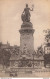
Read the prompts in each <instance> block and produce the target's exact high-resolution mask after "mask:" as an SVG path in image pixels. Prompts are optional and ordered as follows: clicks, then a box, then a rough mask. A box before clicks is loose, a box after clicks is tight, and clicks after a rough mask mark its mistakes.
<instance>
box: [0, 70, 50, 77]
mask: <svg viewBox="0 0 50 79" xmlns="http://www.w3.org/2000/svg"><path fill="white" fill-rule="evenodd" d="M9 75H10V74H9V73H5V71H0V77H9ZM16 77H50V69H44V70H43V69H33V70H32V71H23V70H22V71H19V72H18V73H17V76H16Z"/></svg>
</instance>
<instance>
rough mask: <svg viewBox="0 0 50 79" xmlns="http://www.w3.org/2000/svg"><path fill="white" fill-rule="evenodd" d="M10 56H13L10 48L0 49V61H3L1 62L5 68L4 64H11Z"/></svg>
mask: <svg viewBox="0 0 50 79" xmlns="http://www.w3.org/2000/svg"><path fill="white" fill-rule="evenodd" d="M10 56H11V54H10V51H9V50H8V51H7V50H5V49H2V50H0V60H1V61H0V62H1V64H2V65H3V68H4V66H6V67H7V66H9V59H10Z"/></svg>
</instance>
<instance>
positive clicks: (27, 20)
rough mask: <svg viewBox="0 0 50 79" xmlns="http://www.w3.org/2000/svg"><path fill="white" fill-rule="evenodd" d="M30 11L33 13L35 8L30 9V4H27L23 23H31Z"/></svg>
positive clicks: (23, 14)
mask: <svg viewBox="0 0 50 79" xmlns="http://www.w3.org/2000/svg"><path fill="white" fill-rule="evenodd" d="M30 11H33V8H32V10H31V9H30V8H29V7H28V4H26V8H25V9H24V11H23V13H22V16H21V18H22V21H23V22H30V16H31V15H30Z"/></svg>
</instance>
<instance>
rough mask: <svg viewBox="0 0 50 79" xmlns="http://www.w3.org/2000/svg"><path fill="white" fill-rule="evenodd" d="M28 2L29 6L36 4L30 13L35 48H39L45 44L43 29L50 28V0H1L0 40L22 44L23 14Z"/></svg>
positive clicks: (11, 43) (12, 43)
mask: <svg viewBox="0 0 50 79" xmlns="http://www.w3.org/2000/svg"><path fill="white" fill-rule="evenodd" d="M26 3H27V4H28V6H29V8H32V5H34V11H32V12H30V13H31V22H32V24H33V29H35V32H34V34H33V36H34V40H33V41H34V48H35V49H37V47H38V46H40V45H41V44H42V45H43V44H44V35H45V33H44V32H43V30H46V29H50V0H0V42H2V43H4V44H5V43H7V41H8V42H9V43H10V45H18V46H19V45H20V33H19V30H20V28H21V25H22V20H21V14H22V12H23V10H24V8H25V5H26Z"/></svg>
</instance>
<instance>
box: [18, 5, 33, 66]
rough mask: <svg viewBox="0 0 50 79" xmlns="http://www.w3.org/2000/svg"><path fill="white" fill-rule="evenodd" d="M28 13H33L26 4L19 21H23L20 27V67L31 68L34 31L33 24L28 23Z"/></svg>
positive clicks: (29, 15)
mask: <svg viewBox="0 0 50 79" xmlns="http://www.w3.org/2000/svg"><path fill="white" fill-rule="evenodd" d="M30 11H33V8H32V10H31V9H30V8H29V7H28V4H26V8H25V9H24V11H23V13H22V15H21V19H22V21H23V23H22V25H21V29H20V30H19V32H20V59H21V63H22V64H21V65H20V66H22V67H23V66H29V67H31V66H32V64H31V63H32V61H31V60H33V53H34V43H33V41H34V37H33V34H34V29H33V24H32V23H31V22H30V17H31V14H30Z"/></svg>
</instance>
